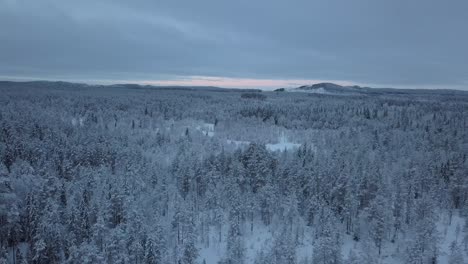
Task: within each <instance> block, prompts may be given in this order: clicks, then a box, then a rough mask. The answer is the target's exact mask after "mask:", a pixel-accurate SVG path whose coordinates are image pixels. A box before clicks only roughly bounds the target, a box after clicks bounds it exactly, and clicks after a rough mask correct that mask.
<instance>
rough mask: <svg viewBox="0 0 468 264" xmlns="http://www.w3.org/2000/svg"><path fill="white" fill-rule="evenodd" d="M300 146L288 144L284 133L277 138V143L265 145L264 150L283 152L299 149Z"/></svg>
mask: <svg viewBox="0 0 468 264" xmlns="http://www.w3.org/2000/svg"><path fill="white" fill-rule="evenodd" d="M300 146H301V144H298V143H293V142H289V140H288V139H287V137H286V136H285V135H284V133H283V134H282V135H281V136H280V137H279V142H278V143H274V144H266V148H267V149H268V150H270V151H285V150H294V149H296V148H299V147H300Z"/></svg>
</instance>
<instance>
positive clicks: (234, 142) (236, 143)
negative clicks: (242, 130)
mask: <svg viewBox="0 0 468 264" xmlns="http://www.w3.org/2000/svg"><path fill="white" fill-rule="evenodd" d="M226 142H227V143H228V144H230V145H234V146H235V147H236V148H239V147H242V146H246V145H249V144H250V141H242V140H230V139H228V140H226Z"/></svg>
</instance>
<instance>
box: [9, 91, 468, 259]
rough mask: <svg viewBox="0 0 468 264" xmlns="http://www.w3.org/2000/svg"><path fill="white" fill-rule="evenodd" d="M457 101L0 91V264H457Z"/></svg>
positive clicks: (466, 238) (404, 95)
mask: <svg viewBox="0 0 468 264" xmlns="http://www.w3.org/2000/svg"><path fill="white" fill-rule="evenodd" d="M467 155H468V93H467V92H460V91H449V90H444V91H442V90H414V91H410V90H392V89H375V90H373V92H370V91H366V92H362V93H359V94H340V93H308V92H292V91H284V90H280V91H275V92H273V91H271V92H265V91H263V92H261V91H257V90H235V89H219V88H212V87H201V88H195V87H178V88H175V87H172V88H170V87H167V88H164V87H159V88H156V87H147V86H139V85H111V86H103V85H84V84H74V83H62V82H30V83H14V82H1V83H0V263H14V264H23V263H36V264H45V263H70V264H72V263H116V264H120V263H134V264H139V263H152V264H156V263H168V264H171V263H173V264H195V263H200V264H210V263H213V264H215V263H216V264H217V263H219V264H237V263H239V264H244V263H245V264H248V263H254V264H358V263H359V264H377V263H382V264H384V263H389V264H393V263H407V264H426V263H427V264H435V263H449V264H462V263H468V255H467V254H468V221H466V220H467V218H468V160H467V159H468V156H467Z"/></svg>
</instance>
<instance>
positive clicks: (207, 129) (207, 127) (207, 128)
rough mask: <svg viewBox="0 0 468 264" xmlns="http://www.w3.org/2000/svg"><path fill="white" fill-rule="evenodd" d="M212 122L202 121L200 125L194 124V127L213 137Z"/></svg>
mask: <svg viewBox="0 0 468 264" xmlns="http://www.w3.org/2000/svg"><path fill="white" fill-rule="evenodd" d="M214 127H215V125H214V124H211V123H203V124H202V125H199V126H196V127H195V129H196V130H198V131H201V132H202V133H203V134H204V135H205V136H208V137H213V136H214V134H215V133H214Z"/></svg>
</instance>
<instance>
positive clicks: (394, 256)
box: [198, 214, 468, 264]
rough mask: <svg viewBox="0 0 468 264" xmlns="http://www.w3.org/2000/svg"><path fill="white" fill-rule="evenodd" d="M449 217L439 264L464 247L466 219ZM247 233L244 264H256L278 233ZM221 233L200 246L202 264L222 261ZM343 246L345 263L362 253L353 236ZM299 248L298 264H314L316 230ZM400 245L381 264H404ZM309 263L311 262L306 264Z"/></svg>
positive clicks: (442, 224)
mask: <svg viewBox="0 0 468 264" xmlns="http://www.w3.org/2000/svg"><path fill="white" fill-rule="evenodd" d="M448 221H449V220H448V216H445V217H443V218H442V219H440V221H439V222H438V224H437V226H438V231H439V234H440V242H439V250H440V255H439V262H438V263H440V264H447V263H448V256H449V254H450V244H451V243H452V242H453V241H454V240H457V241H458V243H459V245H462V239H463V236H464V233H463V232H462V231H461V230H463V225H464V219H463V218H462V217H460V216H458V215H455V214H454V215H453V218H452V222H451V224H449V223H448ZM244 229H245V230H247V231H244V234H243V238H244V240H243V242H244V249H245V260H246V261H245V263H246V264H250V263H254V261H255V258H256V256H257V255H258V253H259V252H261V251H262V250H263V251H266V252H267V251H268V249H269V248H271V246H272V243H273V242H274V235H275V232H277V230H275V229H274V228H273V227H271V226H270V227H267V226H265V225H262V224H261V223H255V228H254V231H253V232H250V230H248V227H247V226H246V227H245V228H244ZM218 239H219V233H218V231H216V230H214V228H212V229H211V231H210V241H212V242H211V243H210V246H209V247H204V246H203V245H201V244H200V245H199V249H200V251H199V257H198V259H199V261H200V263H204V262H203V260H205V262H206V264H216V263H218V262H219V261H220V260H222V258H223V256H224V254H225V253H226V239H227V228H223V230H222V241H221V243H218ZM342 239H343V244H342V247H341V254H342V256H343V259H344V260H345V262H344V263H346V259H347V258H348V256H349V253H350V251H354V252H355V253H356V254H360V253H361V252H362V245H360V242H356V241H355V240H353V238H352V236H351V235H344V236H343V238H342ZM300 242H301V243H300V244H299V245H298V246H297V247H296V257H297V263H310V261H311V260H312V255H313V248H314V245H313V244H314V237H313V228H307V227H306V228H305V229H304V230H303V238H302V239H300ZM398 244H399V243H398V242H396V243H390V242H386V243H385V244H384V245H383V247H382V254H381V256H380V259H379V264H399V263H403V260H402V259H401V258H400V257H399V251H402V250H403V248H402V247H401V244H400V248H398ZM464 257H465V260H466V259H468V255H467V254H466V252H464ZM306 260H307V261H309V262H306ZM467 263H468V262H467Z"/></svg>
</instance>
